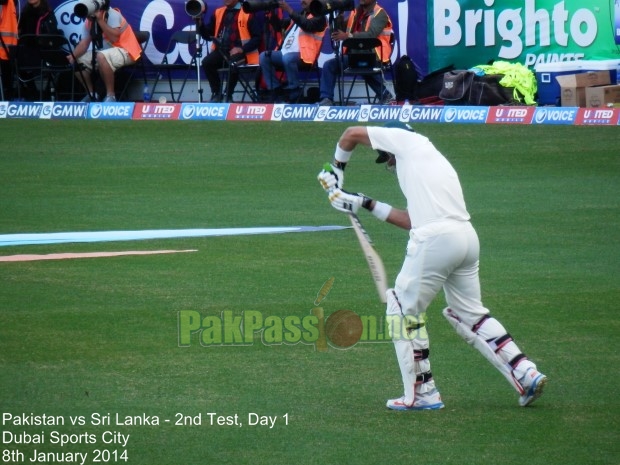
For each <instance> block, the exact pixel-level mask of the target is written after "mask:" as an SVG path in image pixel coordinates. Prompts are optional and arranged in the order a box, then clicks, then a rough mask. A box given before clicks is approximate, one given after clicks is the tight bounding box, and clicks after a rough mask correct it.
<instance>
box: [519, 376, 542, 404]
mask: <svg viewBox="0 0 620 465" xmlns="http://www.w3.org/2000/svg"><path fill="white" fill-rule="evenodd" d="M519 382H520V383H521V385H522V386H523V389H525V394H523V395H522V396H521V397H519V405H520V406H521V407H527V406H528V405H530V404H531V403H532V402H534V401H535V400H536V399H538V398H539V397H540V396H542V393H543V389H544V387H545V385H546V384H547V377H546V376H545V375H543V374H542V373H540V372H539V371H538V370H536V369H535V368H530V369H529V370H527V372H526V373H525V376H524V377H523V378H522V379H521V380H520V381H519Z"/></svg>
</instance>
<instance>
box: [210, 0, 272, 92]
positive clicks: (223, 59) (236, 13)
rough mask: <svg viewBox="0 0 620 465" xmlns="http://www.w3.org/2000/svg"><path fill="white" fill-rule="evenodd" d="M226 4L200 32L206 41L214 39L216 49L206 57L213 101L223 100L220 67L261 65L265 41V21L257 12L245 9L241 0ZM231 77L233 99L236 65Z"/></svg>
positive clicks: (229, 87)
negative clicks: (260, 19) (263, 37)
mask: <svg viewBox="0 0 620 465" xmlns="http://www.w3.org/2000/svg"><path fill="white" fill-rule="evenodd" d="M223 3H224V6H222V7H220V8H217V9H216V10H215V11H214V12H213V14H212V15H211V18H210V19H209V22H208V23H207V24H203V23H200V35H201V36H202V37H203V38H204V39H205V40H211V41H213V44H212V46H211V51H212V52H215V53H209V54H208V55H207V56H206V57H205V58H204V60H202V67H203V69H204V71H205V75H206V77H207V80H208V81H209V86H210V87H211V102H221V101H222V95H221V87H222V81H221V79H220V75H219V73H218V71H217V70H218V69H220V68H225V67H227V66H228V64H229V63H234V64H241V63H247V64H251V65H257V64H258V46H259V45H260V41H261V31H262V29H261V24H260V23H259V21H257V20H256V17H255V16H254V14H252V13H246V12H245V11H243V10H242V9H241V2H240V1H239V0H223ZM228 79H229V83H228V89H227V93H226V101H231V99H232V92H233V90H234V89H235V86H236V85H237V82H238V80H239V77H238V74H237V73H235V72H234V67H231V72H230V76H229V77H228Z"/></svg>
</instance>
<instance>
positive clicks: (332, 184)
mask: <svg viewBox="0 0 620 465" xmlns="http://www.w3.org/2000/svg"><path fill="white" fill-rule="evenodd" d="M317 179H318V180H319V182H320V183H321V187H323V189H325V191H326V192H329V191H330V190H332V189H334V188H342V186H343V184H344V168H340V167H338V166H335V165H333V164H329V163H325V165H324V166H323V169H322V170H321V172H320V173H319V175H318V176H317Z"/></svg>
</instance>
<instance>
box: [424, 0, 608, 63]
mask: <svg viewBox="0 0 620 465" xmlns="http://www.w3.org/2000/svg"><path fill="white" fill-rule="evenodd" d="M431 3H432V5H433V6H432V8H429V10H428V44H429V69H430V70H435V69H440V68H443V67H445V66H449V65H454V66H455V67H457V68H469V67H471V66H475V65H478V64H485V63H488V62H491V61H495V60H503V61H509V62H514V63H522V64H525V65H527V66H530V67H534V66H535V65H537V64H539V63H551V62H557V61H570V60H575V59H585V60H611V59H620V44H619V42H620V24H616V23H620V20H619V19H618V18H620V0H587V1H584V0H563V1H562V0H434V1H433V2H431ZM429 7H430V5H429Z"/></svg>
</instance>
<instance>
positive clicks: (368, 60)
mask: <svg viewBox="0 0 620 465" xmlns="http://www.w3.org/2000/svg"><path fill="white" fill-rule="evenodd" d="M393 41H394V35H393V34H392V36H391V38H390V44H392V43H393ZM342 46H343V48H346V49H347V57H348V61H349V63H348V66H347V67H346V68H345V69H344V70H342V79H343V80H344V78H345V77H346V76H352V77H353V79H352V80H351V83H350V85H349V91H348V93H347V96H346V98H345V101H344V105H348V104H349V101H350V99H351V93H352V92H353V88H354V86H355V82H356V81H357V78H358V77H361V78H366V77H369V76H380V77H381V92H380V93H379V94H377V95H375V96H374V97H372V98H371V96H370V89H369V88H368V83H367V82H366V80H365V79H364V86H365V89H366V99H367V101H368V103H377V102H378V101H379V102H380V100H381V98H382V97H383V95H384V94H385V93H386V91H387V87H386V80H385V72H386V71H388V70H389V71H391V72H392V62H391V61H390V59H389V56H390V54H391V51H392V47H390V50H382V53H381V55H382V56H387V57H388V60H387V61H385V62H383V63H382V62H381V61H380V59H379V57H377V53H376V52H375V48H376V47H381V46H382V43H381V41H380V40H379V39H377V38H357V39H356V38H351V39H346V40H345V41H344V42H343V43H342ZM392 75H393V72H392ZM392 80H393V76H392ZM341 98H342V96H341Z"/></svg>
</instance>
